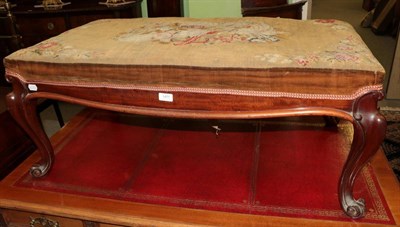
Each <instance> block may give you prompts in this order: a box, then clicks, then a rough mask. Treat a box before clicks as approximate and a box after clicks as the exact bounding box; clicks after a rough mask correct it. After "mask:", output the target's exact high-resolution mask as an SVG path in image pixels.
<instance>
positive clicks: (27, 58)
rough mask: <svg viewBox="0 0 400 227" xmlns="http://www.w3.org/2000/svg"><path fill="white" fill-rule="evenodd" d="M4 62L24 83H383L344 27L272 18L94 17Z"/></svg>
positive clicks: (316, 88)
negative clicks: (83, 24) (97, 19)
mask: <svg viewBox="0 0 400 227" xmlns="http://www.w3.org/2000/svg"><path fill="white" fill-rule="evenodd" d="M5 64H6V67H7V71H8V74H12V75H15V76H18V77H19V78H20V79H21V80H22V81H25V82H27V83H37V82H40V83H48V84H54V85H57V84H60V85H61V84H63V85H74V86H105V87H129V88H137V89H144V90H152V89H158V88H166V89H167V90H168V89H170V90H173V91H175V90H178V91H191V92H206V93H223V94H240V95H254V96H267V97H268V96H271V97H276V96H279V97H294V98H297V97H300V98H317V99H318V98H320V99H341V100H352V99H355V98H357V97H359V96H360V95H362V94H364V93H365V92H368V91H370V90H380V89H381V88H382V82H383V76H384V69H383V68H382V66H381V65H380V64H379V62H378V61H377V60H376V59H375V58H374V57H373V55H372V54H371V52H370V51H369V49H368V48H367V47H366V45H365V44H364V43H363V41H362V39H361V38H360V37H359V35H358V34H357V33H356V32H355V30H354V29H353V28H352V27H351V25H349V24H347V23H344V22H341V21H337V20H310V21H298V20H289V19H275V18H237V19H201V20H199V19H189V18H165V19H120V20H115V19H113V20H100V21H96V22H92V23H89V24H87V25H85V26H82V27H80V28H76V29H73V30H70V31H67V32H65V33H64V34H61V35H59V36H57V37H54V38H52V39H49V40H47V41H44V42H42V43H39V44H37V45H35V46H32V47H30V48H27V49H23V50H20V51H18V52H16V53H14V54H12V55H10V56H8V57H7V58H6V59H5ZM205 81H206V83H204V82H205Z"/></svg>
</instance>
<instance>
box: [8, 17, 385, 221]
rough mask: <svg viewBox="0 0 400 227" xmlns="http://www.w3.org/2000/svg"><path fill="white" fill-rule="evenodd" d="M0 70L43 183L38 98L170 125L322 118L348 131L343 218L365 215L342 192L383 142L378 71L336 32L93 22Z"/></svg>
mask: <svg viewBox="0 0 400 227" xmlns="http://www.w3.org/2000/svg"><path fill="white" fill-rule="evenodd" d="M106 31H107V32H106ZM93 40H96V42H93ZM5 65H6V70H7V72H6V77H7V80H8V81H10V82H12V84H13V92H12V93H10V94H9V95H8V96H7V104H8V106H9V109H10V112H11V113H12V115H13V116H14V118H15V119H16V120H17V121H18V122H19V124H20V125H21V126H22V127H23V128H24V129H25V130H26V131H27V133H28V134H29V135H30V137H31V138H32V139H33V141H34V142H35V144H36V145H37V147H38V149H39V151H40V153H41V156H42V160H41V161H40V162H39V163H37V164H36V165H34V166H33V167H32V169H31V174H32V175H33V176H36V177H41V176H43V175H45V174H46V173H47V172H48V171H49V170H50V169H51V166H52V164H53V161H54V151H53V148H52V145H51V143H50V141H49V140H48V138H47V136H46V135H45V133H44V131H43V129H42V128H41V125H40V122H39V119H38V118H37V116H36V114H35V108H36V100H37V99H38V98H50V99H56V100H60V101H67V102H72V103H77V104H81V105H86V106H90V107H95V108H102V109H107V110H112V111H119V112H126V113H132V114H142V115H151V116H159V117H172V118H194V119H256V118H273V117H282V116H310V115H318V116H330V117H337V118H341V119H344V120H348V121H350V122H351V123H352V124H353V127H354V138H353V143H352V146H351V150H350V153H349V156H348V159H347V162H346V164H345V165H344V167H343V171H342V176H341V179H340V183H339V192H338V194H339V201H340V203H341V206H342V208H343V210H344V212H346V214H347V215H349V216H350V217H352V218H360V217H362V216H363V215H364V213H365V204H364V201H363V200H362V199H358V200H356V199H354V197H353V185H354V180H355V178H356V176H357V174H358V173H359V171H360V170H361V169H362V167H363V166H364V165H365V164H366V163H367V162H368V161H369V160H370V158H371V157H372V156H373V155H374V154H375V152H376V151H377V149H378V148H379V145H380V143H381V142H382V140H383V138H384V135H385V129H386V121H385V119H384V117H383V116H382V115H381V114H379V112H378V110H377V102H378V101H379V100H381V99H382V98H383V93H382V91H381V89H382V81H383V76H384V70H383V68H382V66H381V65H380V64H379V63H378V61H377V60H376V59H375V58H374V57H373V56H372V54H371V52H370V51H369V50H368V48H367V47H366V45H365V44H364V43H363V41H362V40H361V38H360V37H359V36H358V35H357V33H356V32H355V31H354V29H353V28H352V27H351V26H350V25H348V24H347V23H343V22H340V21H336V20H312V21H297V20H288V19H274V18H237V19H188V18H165V19H125V20H124V19H114V20H112V19H111V20H110V19H109V20H99V21H96V22H92V23H89V24H87V25H84V26H82V27H78V28H75V29H73V30H70V31H68V32H66V33H64V34H61V35H60V36H57V37H54V38H51V39H49V40H46V41H44V42H42V43H39V44H37V45H35V46H32V47H30V48H27V49H23V50H20V51H18V52H15V53H13V54H12V55H10V56H8V57H7V58H6V59H5Z"/></svg>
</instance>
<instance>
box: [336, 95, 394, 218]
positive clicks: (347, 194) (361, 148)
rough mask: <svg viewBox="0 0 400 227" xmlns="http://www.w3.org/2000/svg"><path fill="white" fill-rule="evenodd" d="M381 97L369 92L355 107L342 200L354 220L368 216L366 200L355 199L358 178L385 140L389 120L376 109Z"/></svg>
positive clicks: (340, 192)
mask: <svg viewBox="0 0 400 227" xmlns="http://www.w3.org/2000/svg"><path fill="white" fill-rule="evenodd" d="M382 98H383V94H382V92H378V91H375V92H370V93H367V94H365V95H363V96H362V97H360V98H358V99H357V100H356V101H355V102H354V105H353V122H352V123H353V127H354V136H353V143H352V145H351V149H350V153H349V156H348V158H347V161H346V163H345V165H344V168H343V171H342V176H341V178H340V184H339V200H340V204H341V206H342V209H343V210H344V212H345V213H346V214H347V215H348V216H350V217H352V218H354V219H357V218H361V217H363V216H364V215H365V202H364V200H363V199H358V200H355V199H354V197H353V186H354V182H355V179H356V177H357V175H358V173H359V172H360V170H361V169H362V168H363V167H364V165H365V164H367V162H368V161H369V160H370V159H371V158H372V156H373V155H374V154H375V153H376V152H377V150H378V148H379V146H380V145H381V143H382V141H383V139H384V138H385V132H386V120H385V117H384V116H383V115H381V114H380V113H379V111H378V108H377V103H378V101H379V100H381V99H382Z"/></svg>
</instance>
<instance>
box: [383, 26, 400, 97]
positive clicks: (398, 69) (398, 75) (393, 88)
mask: <svg viewBox="0 0 400 227" xmlns="http://www.w3.org/2000/svg"><path fill="white" fill-rule="evenodd" d="M399 31H400V29H399ZM386 98H387V99H398V100H400V39H399V35H398V36H397V44H396V52H395V53H394V59H393V65H392V71H391V73H390V79H389V84H388V90H387V97H386Z"/></svg>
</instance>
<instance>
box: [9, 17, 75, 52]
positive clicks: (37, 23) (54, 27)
mask: <svg viewBox="0 0 400 227" xmlns="http://www.w3.org/2000/svg"><path fill="white" fill-rule="evenodd" d="M16 22H17V27H18V28H19V30H20V32H21V34H22V44H23V45H24V46H30V45H33V44H35V43H38V42H40V41H42V40H44V39H47V38H50V37H52V36H55V35H58V34H60V33H62V32H64V31H66V30H67V27H66V24H65V20H64V17H62V16H49V15H41V16H37V15H36V16H34V17H33V16H21V17H18V18H17V21H16Z"/></svg>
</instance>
